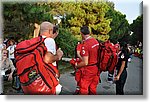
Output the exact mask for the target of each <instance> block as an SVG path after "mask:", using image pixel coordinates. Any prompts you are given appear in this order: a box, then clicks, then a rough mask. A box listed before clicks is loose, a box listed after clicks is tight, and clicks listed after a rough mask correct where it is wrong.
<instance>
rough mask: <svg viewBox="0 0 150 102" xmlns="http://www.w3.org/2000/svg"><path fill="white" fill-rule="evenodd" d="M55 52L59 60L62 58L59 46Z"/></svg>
mask: <svg viewBox="0 0 150 102" xmlns="http://www.w3.org/2000/svg"><path fill="white" fill-rule="evenodd" d="M56 53H57V55H58V58H59V60H60V59H61V58H62V56H63V51H62V50H61V48H59V49H58V50H57V52H56Z"/></svg>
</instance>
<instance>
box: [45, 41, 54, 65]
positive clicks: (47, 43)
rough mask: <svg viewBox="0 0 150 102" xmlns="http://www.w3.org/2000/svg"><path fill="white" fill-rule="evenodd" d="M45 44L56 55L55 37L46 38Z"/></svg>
mask: <svg viewBox="0 0 150 102" xmlns="http://www.w3.org/2000/svg"><path fill="white" fill-rule="evenodd" d="M44 43H45V46H46V48H47V51H48V52H51V53H52V54H53V55H56V43H55V40H54V39H53V38H46V39H45V40H44ZM52 64H53V65H54V66H56V62H53V63H52Z"/></svg>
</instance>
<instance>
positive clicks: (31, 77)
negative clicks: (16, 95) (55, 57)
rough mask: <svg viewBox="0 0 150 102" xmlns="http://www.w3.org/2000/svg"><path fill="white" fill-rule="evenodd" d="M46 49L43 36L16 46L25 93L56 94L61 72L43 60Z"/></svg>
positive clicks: (21, 81)
mask: <svg viewBox="0 0 150 102" xmlns="http://www.w3.org/2000/svg"><path fill="white" fill-rule="evenodd" d="M46 51H47V48H46V46H45V45H44V38H42V36H40V37H36V38H33V39H30V40H25V41H22V42H20V43H19V44H18V45H17V46H16V49H15V58H16V68H17V75H18V76H19V79H20V83H21V87H22V89H23V91H24V93H25V94H55V87H56V86H57V85H58V75H59V73H58V69H57V68H56V67H54V66H53V65H52V64H47V63H45V62H44V61H43V58H44V55H45V53H46Z"/></svg>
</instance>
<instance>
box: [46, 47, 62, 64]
mask: <svg viewBox="0 0 150 102" xmlns="http://www.w3.org/2000/svg"><path fill="white" fill-rule="evenodd" d="M62 56H63V52H62V51H61V49H58V50H57V52H56V55H54V54H52V53H51V52H47V53H46V54H45V56H44V62H46V63H53V62H55V61H58V60H60V59H61V58H62Z"/></svg>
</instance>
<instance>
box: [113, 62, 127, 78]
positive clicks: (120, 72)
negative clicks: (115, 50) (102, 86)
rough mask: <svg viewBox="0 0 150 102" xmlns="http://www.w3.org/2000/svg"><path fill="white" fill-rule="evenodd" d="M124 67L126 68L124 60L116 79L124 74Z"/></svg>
mask: <svg viewBox="0 0 150 102" xmlns="http://www.w3.org/2000/svg"><path fill="white" fill-rule="evenodd" d="M124 68H125V61H122V64H121V68H120V70H119V72H118V74H117V76H115V78H114V80H119V78H120V75H121V74H122V72H123V70H124Z"/></svg>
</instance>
